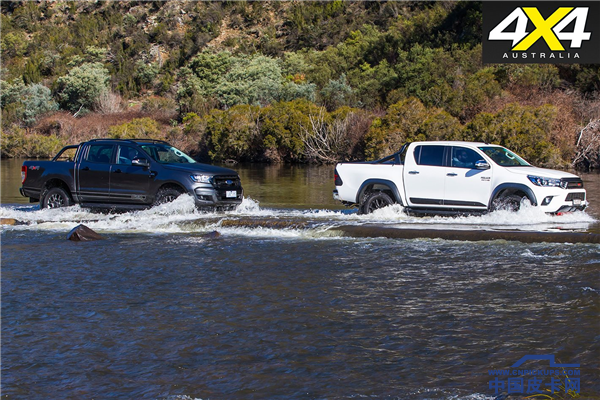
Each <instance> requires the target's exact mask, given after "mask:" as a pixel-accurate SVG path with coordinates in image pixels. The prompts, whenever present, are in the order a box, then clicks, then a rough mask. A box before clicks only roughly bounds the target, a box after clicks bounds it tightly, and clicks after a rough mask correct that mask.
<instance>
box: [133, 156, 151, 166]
mask: <svg viewBox="0 0 600 400" xmlns="http://www.w3.org/2000/svg"><path fill="white" fill-rule="evenodd" d="M131 165H137V166H138V167H144V168H150V161H148V160H147V159H145V158H134V159H133V160H131Z"/></svg>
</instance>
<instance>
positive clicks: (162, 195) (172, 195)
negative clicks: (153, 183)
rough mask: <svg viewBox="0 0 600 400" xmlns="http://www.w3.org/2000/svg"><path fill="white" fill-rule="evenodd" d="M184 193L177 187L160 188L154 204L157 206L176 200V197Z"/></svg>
mask: <svg viewBox="0 0 600 400" xmlns="http://www.w3.org/2000/svg"><path fill="white" fill-rule="evenodd" d="M182 194H183V193H181V191H180V190H177V189H175V188H163V189H160V190H159V191H158V193H156V197H155V199H154V203H153V204H152V205H153V206H157V205H159V204H165V203H170V202H172V201H175V199H176V198H178V197H179V196H181V195H182Z"/></svg>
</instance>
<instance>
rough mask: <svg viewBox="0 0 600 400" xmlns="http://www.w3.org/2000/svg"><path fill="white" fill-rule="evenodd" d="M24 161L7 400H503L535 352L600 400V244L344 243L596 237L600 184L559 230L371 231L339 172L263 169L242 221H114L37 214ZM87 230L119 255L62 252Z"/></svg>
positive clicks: (381, 218) (243, 169)
mask: <svg viewBox="0 0 600 400" xmlns="http://www.w3.org/2000/svg"><path fill="white" fill-rule="evenodd" d="M20 164H21V161H20V160H3V161H2V165H1V174H2V193H1V194H2V207H0V217H3V218H15V219H17V220H19V221H23V222H25V223H26V225H18V226H2V227H1V228H0V232H1V239H2V249H1V252H2V398H52V399H54V398H56V399H58V398H74V399H88V398H89V399H92V398H97V399H140V398H144V399H146V398H147V399H164V398H170V399H175V398H180V399H184V398H188V399H240V398H254V399H292V398H293V399H296V398H298V399H324V398H335V399H346V398H362V397H368V398H384V399H387V398H399V399H493V398H495V397H496V390H495V388H494V387H493V385H492V387H490V381H494V379H496V377H493V376H490V375H489V370H499V369H506V368H509V367H510V366H511V365H513V364H514V363H515V362H517V361H518V360H519V359H521V358H522V357H523V356H526V355H554V356H555V357H556V362H557V363H567V364H573V363H576V364H579V365H580V367H579V368H578V369H577V370H578V372H579V373H580V375H579V376H578V377H579V378H580V392H581V394H582V395H583V398H598V397H600V372H599V371H600V366H599V362H598V360H599V359H600V330H599V328H600V324H599V321H600V320H599V318H598V317H599V312H600V279H599V278H600V274H599V271H600V246H598V245H596V244H560V243H551V244H549V243H539V244H524V243H520V242H508V241H500V240H497V241H488V242H461V241H452V240H438V239H434V240H432V239H427V240H425V239H413V240H399V239H384V238H378V237H373V238H347V237H343V236H341V235H340V234H339V232H338V231H336V229H335V228H336V227H339V226H341V225H349V224H352V225H361V224H370V225H381V226H394V227H398V226H410V227H417V228H421V229H439V228H440V227H441V228H445V229H486V230H487V229H509V230H511V229H515V230H517V229H518V230H542V231H559V230H567V231H579V232H595V233H598V232H599V229H598V223H597V220H598V219H600V212H599V211H600V202H599V201H598V200H596V199H598V198H599V197H600V179H599V178H598V176H597V175H584V181H585V184H586V188H587V189H588V197H589V199H590V201H591V204H590V208H589V209H588V211H587V212H585V213H574V214H569V215H564V216H560V217H557V216H547V215H545V214H540V213H538V212H537V210H535V209H533V208H529V209H524V210H521V211H519V212H518V213H509V212H496V213H492V214H488V215H484V216H472V217H459V218H448V217H428V218H415V217H410V216H407V215H406V214H404V213H403V212H402V209H401V207H398V206H395V207H390V208H388V209H384V210H379V211H378V212H377V213H374V214H372V215H369V216H358V215H356V213H355V212H354V211H352V210H347V209H345V208H343V207H340V206H339V205H338V204H336V203H335V202H334V201H333V200H332V199H331V190H332V189H333V173H332V168H331V167H307V166H300V167H290V166H263V165H254V166H252V165H251V166H236V167H235V169H236V170H238V171H239V173H240V176H241V178H242V183H243V185H244V188H245V195H246V198H245V200H244V203H243V204H242V206H241V207H240V208H239V209H238V210H236V211H235V212H228V213H224V214H215V213H199V212H197V211H196V210H195V209H194V207H193V202H192V200H191V199H190V198H186V197H182V198H180V199H178V200H177V201H176V202H174V203H172V204H169V205H163V206H160V207H157V208H154V209H151V210H145V211H138V212H131V213H122V214H100V213H92V212H89V211H87V210H84V209H80V208H79V207H77V206H75V207H71V208H68V209H61V210H39V208H38V207H37V205H36V204H29V203H27V202H26V199H23V198H21V197H20V196H19V194H18V187H19V185H20V176H19V175H20ZM79 223H84V224H85V225H87V226H89V227H90V228H92V229H94V230H96V231H97V232H99V233H100V234H102V235H103V236H104V237H105V240H101V241H96V242H79V243H76V242H70V241H67V240H65V237H66V234H67V233H68V232H69V230H70V229H72V228H73V227H74V226H76V225H77V224H79ZM213 231H218V232H219V233H220V234H221V236H219V237H216V238H214V237H207V236H205V235H206V234H207V233H209V232H213ZM521 368H527V369H534V368H535V369H542V368H543V369H546V368H548V362H547V361H543V362H541V361H540V362H536V361H533V362H531V361H530V362H528V363H527V364H524V365H523V366H522V367H521ZM507 379H508V377H500V379H499V380H500V381H503V383H505V384H506V385H507V384H508V382H507ZM528 379H530V378H529V377H527V378H525V383H524V385H525V386H524V391H526V390H527V383H528ZM540 379H541V381H542V384H541V388H542V389H544V388H550V384H551V379H552V378H551V377H550V376H542V377H540ZM496 385H497V384H496ZM560 396H562V397H556V398H571V397H570V396H568V395H565V393H564V390H563V392H562V393H561V394H560Z"/></svg>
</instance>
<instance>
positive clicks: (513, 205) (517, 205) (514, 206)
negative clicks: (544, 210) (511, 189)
mask: <svg viewBox="0 0 600 400" xmlns="http://www.w3.org/2000/svg"><path fill="white" fill-rule="evenodd" d="M525 204H531V201H530V200H529V199H528V198H527V196H520V195H518V194H509V195H506V196H500V197H497V198H496V199H494V201H493V202H492V211H496V210H506V211H519V210H520V209H521V207H522V206H523V205H525Z"/></svg>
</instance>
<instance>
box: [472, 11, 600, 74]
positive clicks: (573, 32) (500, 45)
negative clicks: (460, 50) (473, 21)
mask: <svg viewBox="0 0 600 400" xmlns="http://www.w3.org/2000/svg"><path fill="white" fill-rule="evenodd" d="M483 31H484V37H483V61H484V62H485V63H586V64H587V63H590V64H593V63H598V62H600V2H571V1H566V2H564V4H563V2H495V1H494V2H484V3H483Z"/></svg>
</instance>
